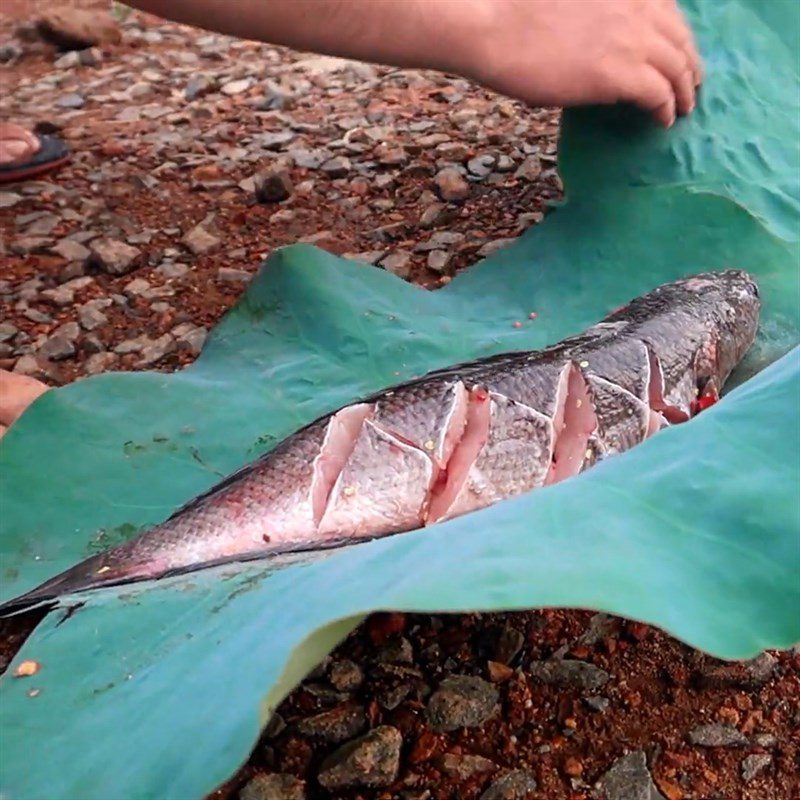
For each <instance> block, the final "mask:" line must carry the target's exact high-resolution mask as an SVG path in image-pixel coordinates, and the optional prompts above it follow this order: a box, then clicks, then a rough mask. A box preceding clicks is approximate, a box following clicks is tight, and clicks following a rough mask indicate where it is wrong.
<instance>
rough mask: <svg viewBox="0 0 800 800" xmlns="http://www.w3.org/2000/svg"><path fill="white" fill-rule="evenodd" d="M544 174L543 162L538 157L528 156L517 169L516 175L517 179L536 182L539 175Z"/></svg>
mask: <svg viewBox="0 0 800 800" xmlns="http://www.w3.org/2000/svg"><path fill="white" fill-rule="evenodd" d="M541 174H542V162H541V161H539V157H538V156H528V157H527V158H526V159H525V160H524V161H523V162H522V163H521V164H520V165H519V167H517V171H516V172H515V173H514V177H515V178H521V179H522V180H524V181H531V182H533V181H535V180H536V179H537V178H538V177H539V175H541Z"/></svg>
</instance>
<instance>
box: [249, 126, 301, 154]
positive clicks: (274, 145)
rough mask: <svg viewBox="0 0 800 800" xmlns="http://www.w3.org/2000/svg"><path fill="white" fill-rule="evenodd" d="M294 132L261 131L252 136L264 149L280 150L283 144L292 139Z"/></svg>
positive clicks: (294, 136)
mask: <svg viewBox="0 0 800 800" xmlns="http://www.w3.org/2000/svg"><path fill="white" fill-rule="evenodd" d="M295 138H296V134H295V133H294V132H293V131H276V132H275V133H262V134H259V135H258V136H255V137H253V141H254V143H255V144H257V145H259V146H261V147H263V148H264V149H265V150H282V149H283V147H284V145H287V144H289V142H291V141H294V139H295Z"/></svg>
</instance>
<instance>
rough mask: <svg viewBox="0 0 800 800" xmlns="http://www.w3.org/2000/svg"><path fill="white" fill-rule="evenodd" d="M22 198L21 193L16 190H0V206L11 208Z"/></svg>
mask: <svg viewBox="0 0 800 800" xmlns="http://www.w3.org/2000/svg"><path fill="white" fill-rule="evenodd" d="M21 200H22V195H21V194H17V193H16V192H0V208H13V207H14V206H15V205H16V204H17V203H19V202H20V201H21Z"/></svg>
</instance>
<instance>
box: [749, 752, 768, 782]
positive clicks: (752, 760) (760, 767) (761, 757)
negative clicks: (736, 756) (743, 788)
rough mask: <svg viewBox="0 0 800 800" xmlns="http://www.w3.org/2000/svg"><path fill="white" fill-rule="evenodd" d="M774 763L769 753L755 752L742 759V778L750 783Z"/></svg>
mask: <svg viewBox="0 0 800 800" xmlns="http://www.w3.org/2000/svg"><path fill="white" fill-rule="evenodd" d="M771 763H772V756H771V755H770V754H769V753H753V755H751V756H747V758H745V759H744V760H743V761H742V779H743V780H744V782H745V783H750V781H752V780H754V779H755V778H756V777H757V776H758V775H759V773H761V772H763V771H764V770H765V769H766V768H767V767H768V766H769V765H770V764H771Z"/></svg>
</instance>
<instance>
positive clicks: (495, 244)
mask: <svg viewBox="0 0 800 800" xmlns="http://www.w3.org/2000/svg"><path fill="white" fill-rule="evenodd" d="M516 241H517V239H516V237H513V236H512V237H510V238H508V239H494V240H493V241H491V242H486V244H485V245H483V247H481V249H480V250H478V255H479V256H480V257H481V258H488V257H489V256H490V255H492V254H493V253H496V252H497V251H498V250H500V249H502V248H503V247H508V246H509V245H510V244H513V243H514V242H516Z"/></svg>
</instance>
